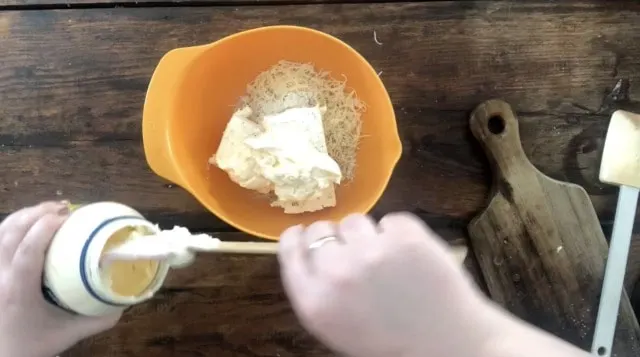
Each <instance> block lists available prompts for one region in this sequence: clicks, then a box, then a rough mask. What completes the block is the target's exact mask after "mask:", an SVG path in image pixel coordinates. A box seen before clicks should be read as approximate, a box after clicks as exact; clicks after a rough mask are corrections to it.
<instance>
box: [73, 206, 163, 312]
mask: <svg viewBox="0 0 640 357" xmlns="http://www.w3.org/2000/svg"><path fill="white" fill-rule="evenodd" d="M127 227H132V228H135V227H144V228H148V229H150V230H151V231H152V232H154V233H157V232H159V231H160V229H159V228H158V227H157V226H156V225H154V224H152V223H151V222H149V221H147V220H146V219H144V218H143V217H139V216H117V217H112V218H110V219H108V220H105V221H104V222H102V223H101V224H100V225H99V226H98V227H96V228H95V229H94V230H93V231H92V232H91V234H90V235H89V237H88V238H87V240H86V241H85V244H84V247H83V249H82V253H81V256H80V276H81V279H82V282H83V285H84V287H85V289H86V290H87V292H88V293H89V294H91V295H92V297H93V298H95V299H97V300H99V301H100V302H102V303H104V304H108V305H112V306H120V307H126V306H130V305H134V304H137V303H141V302H144V301H146V300H149V299H150V298H151V297H153V295H154V294H155V293H156V292H157V291H158V290H159V289H160V287H162V284H163V283H164V280H165V278H166V276H167V273H168V271H169V265H168V264H167V263H164V262H161V261H160V262H158V263H159V264H158V269H157V270H156V273H155V275H154V277H153V280H152V281H151V282H150V283H149V285H148V286H147V287H146V288H145V289H144V291H143V292H142V293H140V294H138V295H136V296H123V295H119V294H118V293H116V292H114V291H113V290H112V289H111V288H110V287H108V286H107V285H106V282H105V281H104V278H103V274H102V267H101V265H100V260H101V257H102V253H103V250H104V246H105V244H106V243H107V241H108V240H109V239H110V238H111V237H112V236H113V235H114V234H116V233H117V232H118V231H120V230H122V229H124V228H127Z"/></svg>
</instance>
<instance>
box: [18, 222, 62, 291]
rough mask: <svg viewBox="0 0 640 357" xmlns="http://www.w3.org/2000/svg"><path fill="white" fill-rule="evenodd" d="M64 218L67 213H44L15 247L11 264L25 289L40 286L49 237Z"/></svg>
mask: <svg viewBox="0 0 640 357" xmlns="http://www.w3.org/2000/svg"><path fill="white" fill-rule="evenodd" d="M66 218H67V214H66V213H64V212H60V211H59V212H56V213H47V214H45V215H44V216H42V217H41V218H40V219H39V220H38V221H37V222H36V223H35V224H34V225H33V226H31V228H30V229H29V231H28V232H27V234H26V235H25V237H24V239H23V240H22V242H21V243H20V245H19V246H18V248H17V249H16V253H15V254H14V256H13V263H12V265H13V266H14V267H15V273H16V275H18V276H20V277H21V279H22V280H23V281H24V283H25V284H24V285H25V287H26V288H27V289H30V288H33V287H34V286H35V287H39V286H40V283H41V274H42V271H43V270H44V260H45V253H46V251H47V248H48V247H49V243H51V239H52V238H53V236H54V234H55V233H56V231H57V230H58V229H59V228H60V226H61V225H62V223H64V221H65V220H66Z"/></svg>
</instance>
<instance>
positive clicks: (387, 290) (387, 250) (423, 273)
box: [279, 214, 495, 357]
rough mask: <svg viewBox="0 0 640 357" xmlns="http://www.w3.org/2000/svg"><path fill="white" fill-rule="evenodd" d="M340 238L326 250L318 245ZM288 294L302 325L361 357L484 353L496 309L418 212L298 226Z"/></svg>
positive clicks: (287, 240) (286, 247)
mask: <svg viewBox="0 0 640 357" xmlns="http://www.w3.org/2000/svg"><path fill="white" fill-rule="evenodd" d="M327 236H335V237H337V238H338V240H331V241H327V242H326V243H324V244H323V245H322V246H320V247H317V248H314V249H309V245H311V244H312V243H313V242H315V241H318V239H321V238H323V237H327ZM280 246H281V248H280V252H279V259H280V263H281V270H282V278H283V282H284V285H285V290H286V291H287V294H288V296H289V298H290V300H291V303H292V305H293V308H294V310H295V312H296V313H297V315H298V317H299V318H300V321H301V323H302V324H303V326H304V327H306V328H307V329H308V330H309V331H310V332H311V333H313V334H314V335H315V336H316V337H317V338H318V339H319V340H321V341H322V342H324V343H325V344H326V345H327V346H328V347H330V348H332V349H334V350H335V351H337V352H341V353H344V354H346V355H349V356H352V357H378V356H380V357H389V356H394V357H423V356H425V351H428V352H429V355H430V356H477V355H478V352H479V351H480V350H482V349H483V347H482V346H483V344H484V343H486V341H488V340H489V337H490V336H491V335H492V334H493V333H494V332H495V331H494V330H492V327H493V326H495V324H494V323H492V321H493V316H494V312H495V309H492V308H491V309H490V308H488V303H487V301H486V299H485V298H484V296H482V294H481V292H480V291H479V290H477V289H476V288H475V287H474V286H473V283H472V281H471V279H470V278H469V277H468V276H467V275H466V274H465V272H464V270H463V269H462V268H461V267H460V266H459V263H458V262H456V261H455V260H454V259H453V258H452V256H451V254H449V248H448V246H447V245H446V244H445V243H444V242H443V241H441V240H440V239H439V238H438V237H437V236H436V235H435V234H434V233H433V232H432V231H431V230H430V229H429V228H428V227H427V226H426V225H425V224H424V223H423V222H422V221H421V220H419V219H418V218H417V217H415V216H413V215H410V214H391V215H387V216H386V217H384V218H383V219H382V220H381V221H380V223H379V224H376V222H374V221H373V220H372V219H371V218H369V217H367V216H364V215H352V216H350V217H348V218H346V219H344V220H343V221H342V222H340V224H339V225H335V224H332V223H329V222H317V223H314V224H312V225H311V226H309V227H307V228H304V227H302V226H296V227H292V228H290V229H288V230H287V231H285V232H284V233H283V234H282V236H281V238H280Z"/></svg>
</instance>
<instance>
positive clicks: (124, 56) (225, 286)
mask: <svg viewBox="0 0 640 357" xmlns="http://www.w3.org/2000/svg"><path fill="white" fill-rule="evenodd" d="M80 2H82V0H80V1H75V2H74V1H70V2H69V4H70V8H69V9H65V8H64V6H63V5H65V6H66V4H67V2H64V1H60V2H58V3H56V2H55V1H51V2H50V4H54V5H55V6H52V7H54V8H59V9H43V10H38V9H37V6H36V5H37V1H35V0H34V2H33V3H32V4H36V5H33V6H31V5H30V6H29V7H28V8H25V10H24V11H22V10H18V9H19V8H20V6H18V7H16V6H8V5H11V4H13V5H15V4H16V3H18V2H17V1H16V2H13V3H10V2H8V1H7V0H5V1H4V2H0V6H5V9H6V10H7V11H3V12H0V45H2V48H3V53H4V54H3V61H2V66H0V77H1V78H2V81H0V103H1V105H0V117H1V118H2V120H0V167H2V168H3V175H2V177H0V197H1V198H2V199H1V200H0V214H2V215H6V214H8V213H10V212H11V211H13V210H15V209H17V208H19V207H21V206H24V205H26V204H32V203H35V202H37V201H40V200H44V199H47V198H52V197H60V198H68V199H72V200H74V201H80V202H83V201H84V202H89V201H96V200H106V199H109V200H117V201H121V202H123V203H126V204H129V205H132V206H134V207H136V208H138V209H140V210H141V211H142V212H143V213H144V214H145V215H147V216H148V217H149V218H150V219H152V220H154V221H157V222H159V223H160V224H161V225H163V226H171V225H173V224H181V225H185V226H188V227H190V228H192V229H194V230H199V231H208V232H232V231H233V230H232V229H231V228H230V227H228V226H226V225H225V224H223V223H222V222H221V221H220V220H218V219H216V218H215V217H213V216H212V215H211V214H209V213H207V212H206V211H205V210H203V209H202V207H201V206H200V205H199V204H198V203H197V202H196V201H195V200H194V199H193V198H192V197H190V196H189V195H188V194H186V193H185V192H183V191H182V190H181V189H180V188H177V187H174V186H172V185H170V184H169V183H167V182H164V181H163V180H161V179H159V178H157V177H155V176H154V175H153V174H152V173H151V172H150V170H149V169H148V168H147V166H146V163H145V160H144V157H143V153H142V149H141V141H140V117H141V110H142V103H143V100H144V94H145V89H146V86H147V84H148V80H149V78H150V75H151V73H152V72H153V69H154V67H155V65H156V64H157V61H158V60H159V59H160V58H161V57H162V55H163V54H164V53H165V52H167V51H168V50H170V49H172V48H175V47H181V46H189V45H195V44H202V43H207V42H211V41H214V40H217V39H219V38H221V37H223V36H225V35H228V34H232V33H234V32H236V31H239V30H243V29H249V28H254V27H258V26H262V25H269V24H297V25H304V26H310V27H314V28H316V29H320V30H323V31H326V32H328V33H330V34H333V35H336V36H338V37H340V38H342V39H343V40H345V41H347V42H348V43H349V44H351V45H352V46H353V47H354V48H356V49H357V50H358V51H360V52H361V53H362V54H363V55H364V56H365V57H366V58H367V59H368V60H369V61H370V62H371V63H372V65H373V66H374V67H375V68H376V69H377V70H379V71H382V73H381V77H382V79H383V80H384V82H385V85H386V86H387V89H388V91H389V93H390V95H391V98H392V100H393V102H394V105H395V109H396V114H397V118H398V125H399V128H400V134H401V137H402V140H403V143H404V156H403V158H402V160H401V161H400V163H399V165H398V168H397V170H396V172H395V174H394V177H393V179H392V181H391V183H390V185H389V188H388V190H387V192H386V193H385V195H384V197H383V198H382V199H381V201H380V203H379V204H378V205H377V207H376V208H375V209H374V212H373V213H374V215H376V216H378V217H379V216H381V215H383V214H384V213H386V212H390V211H396V210H409V211H412V212H414V213H416V214H418V215H419V216H421V217H422V218H423V219H425V220H426V221H427V223H429V224H430V225H432V226H433V228H434V229H435V230H436V231H437V232H439V233H440V234H442V235H443V236H444V237H445V238H446V239H448V240H456V241H464V240H465V239H466V233H465V231H466V225H467V223H468V222H469V220H470V219H471V218H472V217H473V216H474V215H475V214H476V213H477V212H478V211H479V210H480V209H481V208H482V207H483V206H484V205H485V204H486V199H487V197H488V194H489V183H490V169H489V166H488V164H487V162H486V159H485V158H484V155H483V153H482V151H481V149H480V147H479V145H478V144H477V143H475V141H474V139H473V138H472V136H471V134H470V132H469V130H468V126H467V123H468V116H469V114H470V111H471V110H472V109H473V108H474V107H475V106H476V105H477V104H478V103H480V102H482V101H484V100H486V99H490V98H493V97H501V98H503V99H505V100H507V101H508V102H509V103H511V104H512V106H513V108H514V110H515V111H516V112H517V113H518V115H519V119H520V129H521V133H522V134H521V136H522V142H523V147H524V150H525V152H526V154H527V156H528V157H529V158H530V159H531V161H532V163H533V164H534V165H535V166H536V167H538V168H539V169H540V170H541V171H542V172H543V173H545V174H547V175H549V176H550V177H552V178H557V179H560V180H565V181H569V182H573V183H577V184H580V185H582V186H583V187H584V188H585V189H586V190H587V192H588V193H589V195H590V198H591V200H592V202H593V205H594V207H595V209H596V211H597V213H598V217H599V218H600V221H601V223H602V225H603V227H604V230H605V233H607V234H608V232H610V229H611V223H612V219H613V211H614V208H615V199H616V194H617V190H616V189H615V188H613V187H610V186H605V185H603V184H600V183H599V181H598V179H597V172H598V165H599V155H600V152H601V149H602V144H603V138H604V134H605V132H606V128H607V124H608V116H609V114H610V113H611V112H612V111H613V110H614V109H616V108H624V109H628V110H631V111H636V112H640V102H638V101H637V98H638V97H639V96H640V86H638V85H637V83H638V81H639V80H640V4H637V3H635V2H632V1H629V2H622V1H620V2H615V3H613V4H611V3H606V4H605V3H604V2H599V1H585V2H570V3H568V2H567V3H565V2H561V3H552V4H548V3H547V2H525V3H520V2H518V3H516V2H472V1H458V2H437V1H436V2H425V3H420V2H412V3H393V4H391V3H389V4H385V3H379V4H313V5H304V6H302V5H295V6H294V5H290V6H279V5H275V4H269V5H268V6H264V4H262V5H260V4H258V5H256V6H253V5H243V4H240V3H238V4H239V5H238V6H204V5H206V4H205V3H204V2H200V3H198V4H197V5H203V6H188V7H176V6H172V7H163V6H159V7H156V5H162V4H160V3H159V2H158V3H153V4H149V5H154V6H141V7H135V6H132V7H121V3H117V4H116V5H118V7H110V6H102V7H96V8H91V7H92V6H93V5H92V4H96V3H97V2H92V3H90V4H84V5H86V6H83V7H80V8H78V9H74V6H75V5H74V4H77V3H80ZM227 3H231V2H227ZM20 4H23V3H22V2H20V3H19V4H18V5H20ZM167 4H169V3H167ZM133 5H135V2H134V3H133ZM165 5H166V4H165ZM174 5H175V4H174ZM96 6H98V5H96ZM0 8H1V7H0ZM374 31H376V33H377V36H378V39H379V40H380V41H381V42H382V43H383V44H382V45H378V44H376V43H375V42H374V39H373V32H374ZM638 228H640V225H639V226H638ZM636 231H637V232H640V229H637V230H636ZM223 237H225V238H238V239H247V237H246V236H244V235H237V234H236V233H224V235H223ZM637 237H638V236H637ZM257 267H262V268H261V269H257ZM467 267H468V268H469V269H470V270H471V271H472V272H473V273H474V274H475V275H476V277H477V278H478V282H479V284H483V281H482V278H481V276H480V275H479V274H478V270H477V265H476V263H475V261H474V260H473V259H468V260H467ZM231 272H232V273H231ZM639 275H640V244H639V243H638V239H635V240H634V246H633V250H632V254H631V257H630V263H629V274H628V275H627V282H628V284H627V285H628V286H629V287H632V286H634V285H635V281H636V280H637V278H638V276H639ZM155 301H156V302H154V303H152V304H148V305H144V306H140V307H136V308H134V309H132V310H131V311H130V312H129V313H128V314H127V317H126V318H125V320H124V321H123V323H122V325H121V326H120V327H118V328H117V329H116V330H114V331H112V332H110V333H108V334H105V335H103V336H100V337H97V338H95V339H92V340H91V341H88V342H86V343H84V344H83V345H81V346H80V347H78V348H77V349H76V350H75V351H73V352H70V353H69V355H75V356H80V355H93V356H134V355H140V354H143V353H144V352H145V351H147V352H148V351H149V350H148V349H147V348H149V349H151V351H152V352H153V355H156V356H175V355H184V356H189V355H216V356H219V355H222V356H277V355H278V354H280V355H281V356H303V355H304V356H316V355H318V356H319V355H329V353H328V352H327V351H326V350H325V349H323V348H322V347H321V346H320V345H319V344H317V343H315V342H314V341H313V339H311V338H310V337H309V336H308V335H307V334H306V333H304V332H303V331H302V329H301V328H300V327H299V326H298V325H297V324H296V322H295V318H294V316H293V315H292V314H291V311H290V310H289V307H288V303H287V302H286V299H285V298H284V295H283V292H282V289H281V288H280V283H279V280H278V269H277V264H276V263H275V260H274V258H273V257H220V258H219V257H209V258H204V259H202V260H201V261H199V262H198V265H197V266H196V267H193V268H190V270H188V271H182V272H180V274H179V276H177V277H176V278H175V280H172V285H171V286H170V287H169V288H168V289H167V290H166V292H165V293H163V296H159V297H158V298H156V300H155ZM149 341H151V342H149ZM145 346H148V347H145ZM108 352H109V353H108Z"/></svg>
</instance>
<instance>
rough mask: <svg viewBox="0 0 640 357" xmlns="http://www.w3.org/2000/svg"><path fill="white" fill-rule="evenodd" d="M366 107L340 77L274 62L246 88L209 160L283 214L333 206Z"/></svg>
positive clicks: (352, 163)
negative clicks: (279, 209) (279, 208)
mask: <svg viewBox="0 0 640 357" xmlns="http://www.w3.org/2000/svg"><path fill="white" fill-rule="evenodd" d="M364 110H365V105H364V103H362V102H361V101H360V100H359V99H358V98H357V96H356V94H355V92H353V91H349V90H348V89H347V80H346V78H344V79H343V80H336V79H334V78H332V77H330V75H329V73H328V72H326V71H316V69H315V68H314V66H313V65H311V64H303V63H295V62H289V61H280V62H279V63H277V64H276V65H275V66H273V67H271V68H269V69H268V70H266V71H264V72H262V73H260V74H259V75H258V76H257V77H256V78H255V79H254V80H253V82H251V83H249V85H248V86H247V93H246V95H245V96H244V97H243V98H241V101H240V105H239V106H238V108H237V110H236V111H235V112H234V113H233V115H232V117H231V119H230V120H229V122H228V124H227V126H226V128H225V131H224V133H223V135H222V140H221V142H220V145H219V147H218V150H217V151H216V152H215V153H214V154H213V155H212V156H211V158H210V159H209V163H210V164H212V165H215V166H217V167H218V168H220V169H222V170H224V171H225V172H226V173H227V174H228V176H229V178H230V179H231V180H232V181H233V182H235V183H237V184H238V185H240V186H241V187H244V188H246V189H250V190H254V191H257V192H259V193H260V194H263V195H265V196H266V197H268V198H269V199H270V202H271V206H273V207H281V208H282V209H283V210H284V212H285V213H287V214H299V213H304V212H314V211H319V210H322V209H324V208H327V207H334V206H335V205H336V195H335V186H336V185H340V184H344V183H345V182H348V181H350V180H352V179H353V177H354V174H355V167H356V152H357V149H358V141H359V139H360V130H361V115H362V113H363V112H364Z"/></svg>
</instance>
